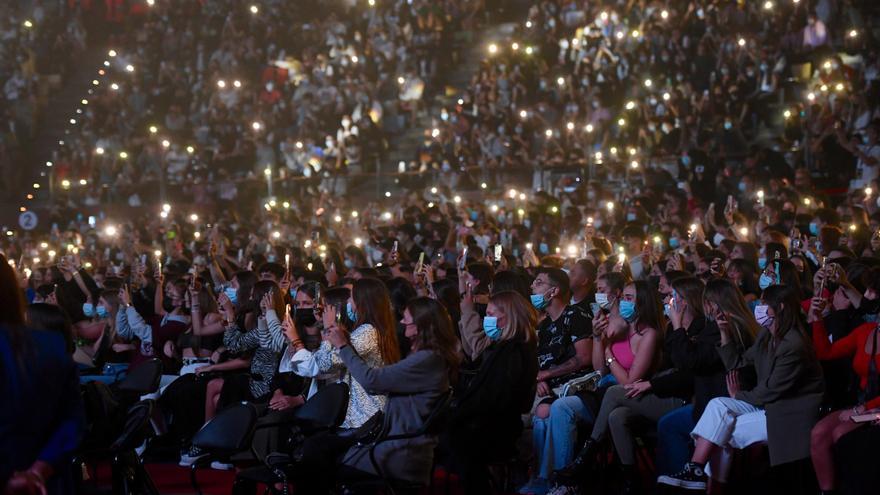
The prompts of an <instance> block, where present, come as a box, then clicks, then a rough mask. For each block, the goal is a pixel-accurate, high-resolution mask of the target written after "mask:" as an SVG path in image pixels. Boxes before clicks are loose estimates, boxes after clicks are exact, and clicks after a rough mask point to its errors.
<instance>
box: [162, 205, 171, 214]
mask: <svg viewBox="0 0 880 495" xmlns="http://www.w3.org/2000/svg"><path fill="white" fill-rule="evenodd" d="M162 211H164V212H166V213H168V212H169V211H171V205H170V204H168V203H165V204H164V205H162Z"/></svg>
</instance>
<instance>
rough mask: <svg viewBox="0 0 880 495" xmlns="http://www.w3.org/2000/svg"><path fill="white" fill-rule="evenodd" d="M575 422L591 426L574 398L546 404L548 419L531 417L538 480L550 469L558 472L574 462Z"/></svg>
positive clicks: (546, 476)
mask: <svg viewBox="0 0 880 495" xmlns="http://www.w3.org/2000/svg"><path fill="white" fill-rule="evenodd" d="M578 421H581V422H587V423H591V422H592V421H593V415H592V414H591V413H590V410H589V409H587V406H585V405H584V402H583V401H582V400H581V399H580V397H577V396H571V397H562V398H559V399H556V400H555V401H553V403H552V404H551V405H550V416H548V417H546V418H538V417H537V416H534V417H533V418H532V439H533V441H534V445H535V453H536V455H537V458H538V477H539V478H543V479H548V478H549V477H550V475H551V474H552V473H553V470H555V469H562V468H564V467H565V466H567V465H568V464H569V463H570V462H571V461H572V460H574V455H575V449H576V448H577V446H576V445H575V442H577V423H578Z"/></svg>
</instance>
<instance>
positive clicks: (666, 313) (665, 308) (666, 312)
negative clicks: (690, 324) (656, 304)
mask: <svg viewBox="0 0 880 495" xmlns="http://www.w3.org/2000/svg"><path fill="white" fill-rule="evenodd" d="M671 311H672V307H671V306H669V305H668V304H664V305H663V316H665V317H667V318H668V317H669V313H670V312H671Z"/></svg>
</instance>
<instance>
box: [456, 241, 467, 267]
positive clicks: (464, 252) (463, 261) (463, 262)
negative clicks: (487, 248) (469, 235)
mask: <svg viewBox="0 0 880 495" xmlns="http://www.w3.org/2000/svg"><path fill="white" fill-rule="evenodd" d="M467 253H468V248H467V246H465V247H464V249H463V250H462V251H461V262H460V263H459V264H458V269H459V270H464V267H465V266H467Z"/></svg>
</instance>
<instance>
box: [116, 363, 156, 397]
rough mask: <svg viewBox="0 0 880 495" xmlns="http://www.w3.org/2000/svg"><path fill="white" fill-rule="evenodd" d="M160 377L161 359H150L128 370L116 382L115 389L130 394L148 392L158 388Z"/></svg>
mask: <svg viewBox="0 0 880 495" xmlns="http://www.w3.org/2000/svg"><path fill="white" fill-rule="evenodd" d="M161 379H162V361H159V360H158V359H150V360H149V361H146V362H144V363H141V364H139V365H138V366H135V368H134V369H132V370H129V372H128V374H127V375H126V376H125V378H124V379H123V380H122V381H121V382H119V383H118V384H117V386H116V389H117V390H119V391H120V392H127V393H131V394H138V395H144V394H149V393H153V392H155V391H156V390H159V381H160V380H161Z"/></svg>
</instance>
